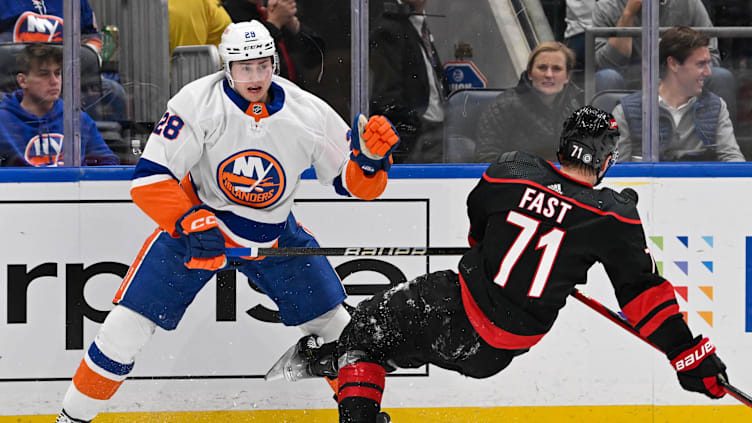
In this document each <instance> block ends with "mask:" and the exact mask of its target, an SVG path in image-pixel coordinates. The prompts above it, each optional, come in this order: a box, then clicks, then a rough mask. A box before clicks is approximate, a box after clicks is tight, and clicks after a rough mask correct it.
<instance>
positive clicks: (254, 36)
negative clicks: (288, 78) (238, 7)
mask: <svg viewBox="0 0 752 423" xmlns="http://www.w3.org/2000/svg"><path fill="white" fill-rule="evenodd" d="M219 55H220V56H221V57H222V62H223V63H224V70H225V75H226V77H227V80H228V81H229V82H230V86H233V85H234V82H233V80H232V75H231V74H230V63H231V62H238V61H242V60H249V59H261V58H264V57H271V58H272V65H273V66H274V73H275V74H278V73H279V58H278V57H277V50H276V48H275V47H274V38H272V36H271V34H270V33H269V30H268V29H266V27H265V26H264V24H262V23H261V22H259V21H256V20H253V21H250V22H238V23H231V24H230V25H227V28H225V31H224V32H223V33H222V42H221V43H220V44H219Z"/></svg>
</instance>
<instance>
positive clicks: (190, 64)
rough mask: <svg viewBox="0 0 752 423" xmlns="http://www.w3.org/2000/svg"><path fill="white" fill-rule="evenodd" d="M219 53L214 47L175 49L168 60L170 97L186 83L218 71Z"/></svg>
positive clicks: (181, 47) (183, 47)
mask: <svg viewBox="0 0 752 423" xmlns="http://www.w3.org/2000/svg"><path fill="white" fill-rule="evenodd" d="M220 66H221V62H220V59H219V51H218V50H217V47H216V46H214V45H200V46H179V47H175V50H173V52H172V58H170V97H172V96H174V95H175V94H177V92H178V91H180V89H181V88H182V87H183V86H184V85H185V84H187V83H189V82H191V81H194V80H196V79H198V78H201V77H202V76H206V75H209V74H212V73H214V72H216V71H218V70H219V69H220Z"/></svg>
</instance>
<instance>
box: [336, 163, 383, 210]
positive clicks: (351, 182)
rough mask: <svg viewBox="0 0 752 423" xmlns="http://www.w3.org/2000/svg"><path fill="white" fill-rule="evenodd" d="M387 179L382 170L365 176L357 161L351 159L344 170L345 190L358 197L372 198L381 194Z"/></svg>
mask: <svg viewBox="0 0 752 423" xmlns="http://www.w3.org/2000/svg"><path fill="white" fill-rule="evenodd" d="M388 179H389V176H388V175H387V173H386V172H384V171H383V170H379V171H378V172H376V173H375V174H373V175H371V176H367V175H366V174H365V173H363V169H361V168H360V166H358V164H357V163H355V162H353V161H352V160H350V161H349V162H347V170H346V171H345V181H346V183H347V190H348V191H350V194H352V195H354V196H356V197H358V198H360V199H363V200H373V199H374V198H376V197H378V196H379V195H381V193H382V192H384V189H385V188H386V181H387V180H388Z"/></svg>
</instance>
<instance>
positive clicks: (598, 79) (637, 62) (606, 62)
mask: <svg viewBox="0 0 752 423" xmlns="http://www.w3.org/2000/svg"><path fill="white" fill-rule="evenodd" d="M643 1H644V0H599V1H598V2H596V3H595V8H594V9H593V26H594V27H604V28H606V27H631V26H636V27H639V26H641V25H642V14H641V10H642V2H643ZM659 19H660V26H674V25H687V26H690V27H711V26H713V23H712V22H711V20H710V17H709V16H708V12H707V10H706V9H705V6H704V5H703V4H702V1H701V0H661V3H660V17H659ZM709 47H710V55H711V59H712V62H711V67H712V70H713V76H712V77H711V78H710V79H708V81H707V83H706V85H707V87H708V89H709V90H710V91H712V92H714V93H716V94H718V95H720V96H721V97H723V99H724V100H725V101H726V103H727V104H728V106H729V112H730V114H731V116H732V118H735V117H736V81H735V79H734V76H733V75H732V74H731V72H729V71H728V70H727V69H724V68H721V67H719V65H720V54H719V52H718V40H717V39H716V38H712V39H711V40H710V45H709ZM641 63H642V41H641V37H634V38H630V37H611V38H608V39H603V38H599V39H596V43H595V64H596V67H597V68H598V69H600V71H598V72H597V73H596V75H595V89H596V91H603V90H612V89H617V90H619V89H639V88H640V87H641V85H640V84H641V82H640V81H641V80H642V67H641Z"/></svg>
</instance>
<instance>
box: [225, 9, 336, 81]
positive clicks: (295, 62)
mask: <svg viewBox="0 0 752 423" xmlns="http://www.w3.org/2000/svg"><path fill="white" fill-rule="evenodd" d="M263 3H266V2H262V0H224V1H223V2H222V5H223V6H224V7H225V9H226V10H227V13H228V14H229V15H230V18H231V19H232V21H233V22H236V23H237V22H247V21H252V20H257V21H259V22H262V23H263V24H264V26H265V27H266V29H268V30H269V33H271V34H272V38H274V43H275V45H276V47H277V52H278V54H279V74H280V75H281V76H282V77H284V78H286V79H289V80H290V81H292V82H294V83H296V84H297V85H299V86H300V87H301V88H304V89H306V90H311V89H313V88H315V87H316V86H317V84H319V83H320V82H321V78H322V76H323V66H324V51H325V44H324V40H323V39H322V38H321V37H320V36H319V35H318V34H316V33H315V31H313V30H312V29H311V28H309V27H308V26H307V25H305V24H303V23H301V22H300V19H298V16H297V11H298V9H297V2H296V1H295V0H269V2H268V3H266V5H264V4H263Z"/></svg>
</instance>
